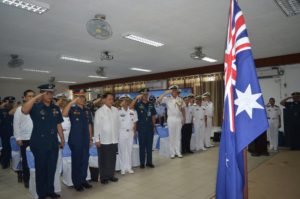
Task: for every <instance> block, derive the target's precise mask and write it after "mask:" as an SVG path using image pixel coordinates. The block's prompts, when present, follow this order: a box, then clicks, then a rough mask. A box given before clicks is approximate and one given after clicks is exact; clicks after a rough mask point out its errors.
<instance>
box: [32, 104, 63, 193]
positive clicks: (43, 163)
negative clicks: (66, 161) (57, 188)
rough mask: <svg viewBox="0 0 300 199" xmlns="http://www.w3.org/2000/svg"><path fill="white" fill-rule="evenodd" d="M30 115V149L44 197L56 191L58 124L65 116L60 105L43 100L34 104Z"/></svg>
mask: <svg viewBox="0 0 300 199" xmlns="http://www.w3.org/2000/svg"><path fill="white" fill-rule="evenodd" d="M30 117H31V119H32V122H33V129H32V135H31V138H30V149H31V151H32V153H33V155H34V161H35V172H36V191H37V194H38V196H39V197H40V198H43V197H46V196H47V195H48V194H52V193H54V176H55V171H56V164H57V158H58V150H59V143H58V138H57V133H58V131H57V125H58V124H60V123H62V122H63V118H62V115H61V111H60V109H59V107H58V106H56V105H54V104H51V105H50V106H46V105H45V104H44V103H43V102H39V103H37V104H34V105H33V107H32V109H31V111H30Z"/></svg>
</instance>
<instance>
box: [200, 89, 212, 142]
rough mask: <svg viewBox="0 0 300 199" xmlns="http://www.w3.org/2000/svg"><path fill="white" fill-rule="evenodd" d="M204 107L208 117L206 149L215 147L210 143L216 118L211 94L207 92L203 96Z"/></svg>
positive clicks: (205, 139)
mask: <svg viewBox="0 0 300 199" xmlns="http://www.w3.org/2000/svg"><path fill="white" fill-rule="evenodd" d="M202 100H203V101H202V106H204V107H205V113H206V117H207V126H206V127H205V138H204V146H205V147H206V148H210V147H213V146H214V145H212V144H211V142H210V137H211V132H212V119H213V116H214V104H213V102H212V101H211V99H210V93H209V92H206V93H204V94H203V95H202Z"/></svg>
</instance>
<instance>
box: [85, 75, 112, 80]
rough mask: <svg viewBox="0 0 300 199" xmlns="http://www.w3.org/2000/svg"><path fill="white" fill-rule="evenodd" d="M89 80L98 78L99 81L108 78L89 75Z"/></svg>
mask: <svg viewBox="0 0 300 199" xmlns="http://www.w3.org/2000/svg"><path fill="white" fill-rule="evenodd" d="M88 77H89V78H97V79H106V78H108V77H104V76H98V75H89V76H88Z"/></svg>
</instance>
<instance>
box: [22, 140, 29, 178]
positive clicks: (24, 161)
mask: <svg viewBox="0 0 300 199" xmlns="http://www.w3.org/2000/svg"><path fill="white" fill-rule="evenodd" d="M22 143H23V144H22V146H21V147H20V149H21V157H22V172H23V182H24V183H29V177H30V173H29V168H28V164H27V157H26V148H27V147H28V146H29V140H22Z"/></svg>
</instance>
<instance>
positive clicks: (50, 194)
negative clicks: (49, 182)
mask: <svg viewBox="0 0 300 199" xmlns="http://www.w3.org/2000/svg"><path fill="white" fill-rule="evenodd" d="M47 196H49V197H50V198H60V195H59V194H57V193H49V194H48V195H47Z"/></svg>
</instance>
